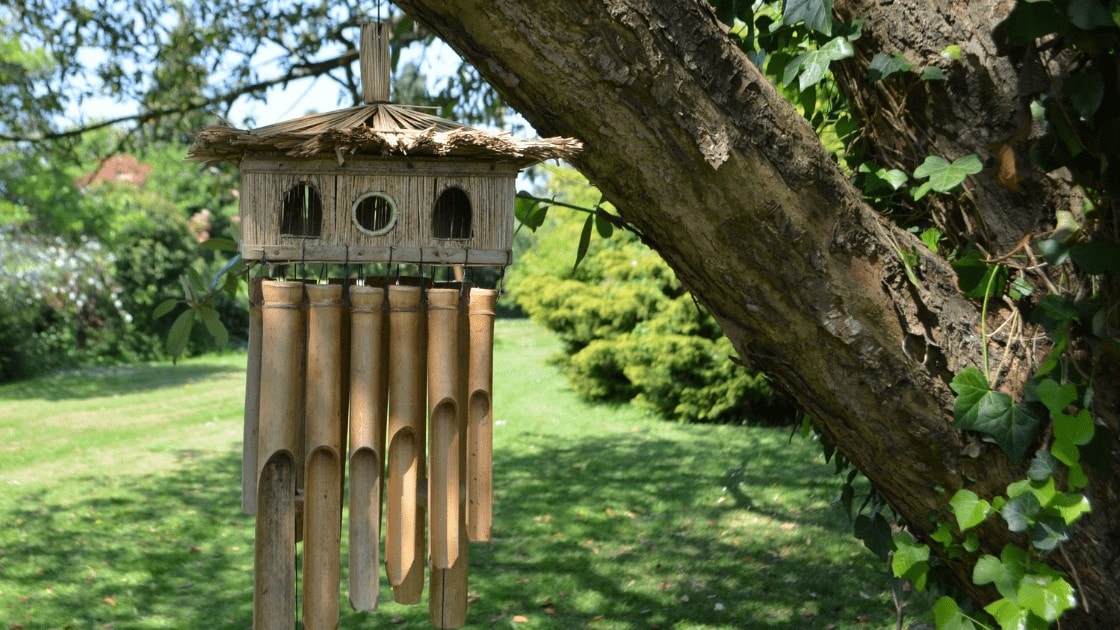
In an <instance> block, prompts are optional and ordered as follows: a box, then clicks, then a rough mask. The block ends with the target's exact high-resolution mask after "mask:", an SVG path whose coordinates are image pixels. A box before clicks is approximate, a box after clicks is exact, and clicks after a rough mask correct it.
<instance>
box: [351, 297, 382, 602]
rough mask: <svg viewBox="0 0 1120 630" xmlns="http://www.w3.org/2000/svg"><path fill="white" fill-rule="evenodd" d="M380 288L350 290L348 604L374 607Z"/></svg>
mask: <svg viewBox="0 0 1120 630" xmlns="http://www.w3.org/2000/svg"><path fill="white" fill-rule="evenodd" d="M385 293H386V289H385V287H383V286H369V282H368V281H367V286H356V287H351V289H350V328H351V333H350V347H351V350H350V355H351V358H352V359H351V362H350V605H351V606H353V607H354V609H355V610H366V611H373V610H377V604H378V600H379V593H378V586H379V581H380V580H379V577H378V563H379V561H380V559H379V554H378V551H379V547H380V543H381V491H382V483H383V479H382V477H383V462H384V461H385V459H384V456H385V419H386V418H385V415H386V408H387V405H388V400H389V381H388V376H389V369H388V368H389V337H388V333H389V325H388V324H389V322H388V310H387V309H386V306H387V305H386V304H385Z"/></svg>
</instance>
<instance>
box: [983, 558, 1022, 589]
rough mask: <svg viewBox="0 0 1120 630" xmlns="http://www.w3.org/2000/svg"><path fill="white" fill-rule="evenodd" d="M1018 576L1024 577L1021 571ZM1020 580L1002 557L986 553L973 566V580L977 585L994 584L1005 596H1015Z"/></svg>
mask: <svg viewBox="0 0 1120 630" xmlns="http://www.w3.org/2000/svg"><path fill="white" fill-rule="evenodd" d="M1018 578H1022V573H1021V571H1020V573H1019V576H1018ZM1018 581H1019V579H1017V578H1016V576H1015V575H1014V572H1013V571H1012V570H1011V567H1008V566H1007V565H1005V564H1004V563H1003V561H1002V560H1001V559H1000V558H997V557H995V556H992V555H988V554H984V555H983V556H980V559H979V560H977V561H976V565H975V566H973V567H972V582H973V583H974V584H976V585H977V586H983V585H985V584H994V585H995V587H996V590H997V591H999V594H1000V595H1003V596H1004V597H1014V596H1015V585H1016V583H1017V582H1018Z"/></svg>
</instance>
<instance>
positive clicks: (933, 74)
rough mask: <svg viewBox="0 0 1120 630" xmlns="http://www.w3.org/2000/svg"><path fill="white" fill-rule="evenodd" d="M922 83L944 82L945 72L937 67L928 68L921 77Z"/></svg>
mask: <svg viewBox="0 0 1120 630" xmlns="http://www.w3.org/2000/svg"><path fill="white" fill-rule="evenodd" d="M918 78H920V79H921V80H922V81H944V80H945V71H944V70H942V69H941V68H938V67H937V66H926V67H925V69H924V70H922V75H921V76H920V77H918Z"/></svg>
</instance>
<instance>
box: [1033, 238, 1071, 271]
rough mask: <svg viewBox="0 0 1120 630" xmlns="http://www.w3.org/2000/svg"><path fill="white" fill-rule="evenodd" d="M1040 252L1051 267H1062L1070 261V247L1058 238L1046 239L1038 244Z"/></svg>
mask: <svg viewBox="0 0 1120 630" xmlns="http://www.w3.org/2000/svg"><path fill="white" fill-rule="evenodd" d="M1038 251H1039V252H1041V253H1042V257H1043V258H1045V259H1046V262H1048V263H1050V264H1051V265H1055V266H1057V265H1060V264H1062V263H1064V262H1065V261H1067V260H1069V247H1068V246H1066V245H1065V244H1064V243H1062V242H1061V241H1059V240H1058V239H1056V238H1044V239H1042V240H1041V241H1039V242H1038Z"/></svg>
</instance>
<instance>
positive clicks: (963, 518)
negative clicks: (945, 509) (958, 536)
mask: <svg viewBox="0 0 1120 630" xmlns="http://www.w3.org/2000/svg"><path fill="white" fill-rule="evenodd" d="M949 505H950V506H952V508H953V515H954V516H956V517H957V527H959V528H960V530H961V531H962V532H963V531H966V530H969V529H971V528H973V527H976V526H977V525H979V524H980V523H983V522H984V519H986V518H988V514H989V513H990V512H991V510H992V505H991V504H990V503H988V502H987V501H985V500H983V499H981V498H980V497H979V496H978V495H977V494H976V493H975V492H973V491H971V490H966V489H963V488H962V489H960V490H957V493H956V494H954V495H953V498H952V499H949Z"/></svg>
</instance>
